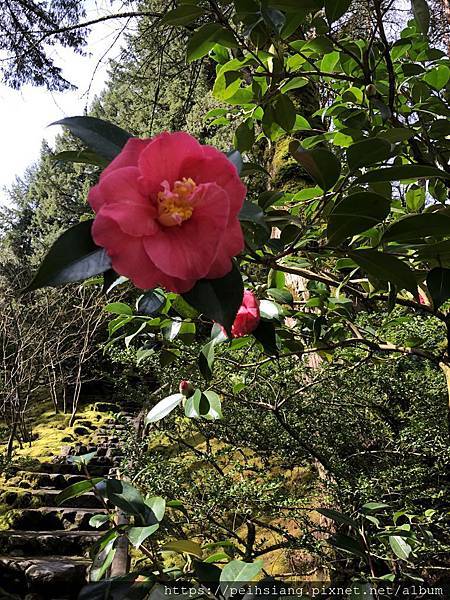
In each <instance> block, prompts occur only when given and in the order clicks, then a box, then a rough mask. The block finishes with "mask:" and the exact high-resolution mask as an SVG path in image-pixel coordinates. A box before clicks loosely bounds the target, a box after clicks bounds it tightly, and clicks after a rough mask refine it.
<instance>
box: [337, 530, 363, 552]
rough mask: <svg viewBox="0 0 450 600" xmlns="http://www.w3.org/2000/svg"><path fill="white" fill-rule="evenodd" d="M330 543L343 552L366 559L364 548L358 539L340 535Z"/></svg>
mask: <svg viewBox="0 0 450 600" xmlns="http://www.w3.org/2000/svg"><path fill="white" fill-rule="evenodd" d="M330 543H331V545H332V546H334V547H335V548H337V549H338V550H341V551H342V552H345V553H347V554H352V555H353V556H358V557H359V558H366V555H365V551H364V546H363V545H362V544H361V542H360V541H359V540H358V539H356V538H353V537H350V536H349V535H345V534H343V533H338V534H336V535H334V536H333V537H332V538H331V539H330Z"/></svg>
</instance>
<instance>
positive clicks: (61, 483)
mask: <svg viewBox="0 0 450 600" xmlns="http://www.w3.org/2000/svg"><path fill="white" fill-rule="evenodd" d="M85 479H86V476H85V475H82V474H79V475H71V474H67V475H64V474H62V473H41V472H34V471H18V473H17V474H16V476H15V477H14V479H12V480H11V482H10V483H11V484H12V485H15V486H17V487H21V488H24V489H27V488H31V487H32V488H34V489H37V488H41V487H44V488H52V489H57V490H63V489H64V488H66V487H68V486H69V485H73V484H74V483H78V482H79V481H84V480H85Z"/></svg>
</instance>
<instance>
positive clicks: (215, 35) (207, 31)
mask: <svg viewBox="0 0 450 600" xmlns="http://www.w3.org/2000/svg"><path fill="white" fill-rule="evenodd" d="M216 44H221V45H222V46H226V47H227V48H235V47H236V45H237V42H236V39H235V37H234V35H233V34H232V33H231V32H230V31H229V30H228V29H225V28H224V27H222V26H221V25H219V24H218V23H206V24H205V25H202V26H201V27H200V28H199V29H197V30H196V31H195V32H194V34H193V35H192V37H191V39H190V40H189V43H188V46H187V59H188V62H192V61H194V60H198V59H199V58H203V56H205V55H206V54H208V52H209V51H210V50H212V49H213V47H214V46H215V45H216Z"/></svg>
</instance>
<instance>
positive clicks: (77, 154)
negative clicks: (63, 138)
mask: <svg viewBox="0 0 450 600" xmlns="http://www.w3.org/2000/svg"><path fill="white" fill-rule="evenodd" d="M50 158H51V159H52V160H54V161H60V162H72V163H81V164H85V165H94V166H96V167H102V168H104V167H107V166H108V161H107V160H106V159H104V158H102V157H101V156H99V155H98V154H96V153H95V152H92V151H91V150H65V151H64V152H58V153H57V154H53V155H51V156H50Z"/></svg>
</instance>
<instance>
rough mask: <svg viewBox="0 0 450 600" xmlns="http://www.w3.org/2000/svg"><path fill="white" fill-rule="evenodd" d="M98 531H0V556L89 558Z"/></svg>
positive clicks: (98, 533)
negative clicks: (48, 555)
mask: <svg viewBox="0 0 450 600" xmlns="http://www.w3.org/2000/svg"><path fill="white" fill-rule="evenodd" d="M101 535H102V533H100V532H98V531H80V530H78V531H20V530H11V529H9V530H8V531H0V554H5V555H6V554H9V555H14V556H22V555H27V556H44V555H47V554H50V555H55V556H56V555H58V556H59V555H63V556H86V557H87V556H88V552H89V549H90V548H91V547H92V545H93V543H94V542H95V541H96V540H98V538H99V537H100V536H101Z"/></svg>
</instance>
